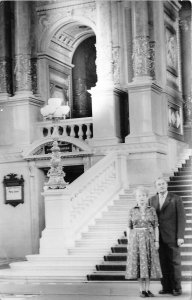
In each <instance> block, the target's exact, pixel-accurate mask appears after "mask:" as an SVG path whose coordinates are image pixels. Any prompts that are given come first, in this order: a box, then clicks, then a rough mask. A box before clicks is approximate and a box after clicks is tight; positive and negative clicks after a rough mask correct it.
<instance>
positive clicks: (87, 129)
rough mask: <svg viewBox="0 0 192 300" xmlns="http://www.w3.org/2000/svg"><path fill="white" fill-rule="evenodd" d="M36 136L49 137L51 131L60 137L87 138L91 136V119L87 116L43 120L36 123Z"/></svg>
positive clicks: (51, 134)
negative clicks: (60, 119)
mask: <svg viewBox="0 0 192 300" xmlns="http://www.w3.org/2000/svg"><path fill="white" fill-rule="evenodd" d="M37 130H38V137H39V138H51V137H52V136H53V132H54V134H55V130H56V133H57V134H58V135H59V136H61V137H67V136H68V137H73V138H78V139H80V140H89V139H91V138H92V137H93V120H92V118H91V117H89V118H77V119H65V120H62V121H58V122H54V123H53V122H52V121H51V120H50V121H43V122H38V123H37Z"/></svg>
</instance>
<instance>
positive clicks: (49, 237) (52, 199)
mask: <svg viewBox="0 0 192 300" xmlns="http://www.w3.org/2000/svg"><path fill="white" fill-rule="evenodd" d="M43 195H44V197H45V220H46V228H45V229H44V231H43V232H42V238H41V240H40V254H41V255H50V256H51V255H60V256H64V255H66V254H68V250H67V249H68V248H69V247H70V246H72V243H71V234H72V231H71V229H72V228H71V227H70V224H71V222H70V209H71V201H70V198H69V197H68V198H67V196H66V195H65V197H64V195H63V190H62V189H60V190H47V191H45V192H44V193H43Z"/></svg>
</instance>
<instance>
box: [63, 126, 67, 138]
mask: <svg viewBox="0 0 192 300" xmlns="http://www.w3.org/2000/svg"><path fill="white" fill-rule="evenodd" d="M62 128H63V133H62V136H67V126H66V125H63V126H62Z"/></svg>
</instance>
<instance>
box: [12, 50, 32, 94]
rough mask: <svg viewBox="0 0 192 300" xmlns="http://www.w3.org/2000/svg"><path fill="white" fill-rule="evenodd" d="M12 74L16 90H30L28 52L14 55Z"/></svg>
mask: <svg viewBox="0 0 192 300" xmlns="http://www.w3.org/2000/svg"><path fill="white" fill-rule="evenodd" d="M14 74H15V81H16V82H15V84H16V90H17V91H26V90H31V60H30V56H29V55H28V54H19V55H16V56H15V68H14Z"/></svg>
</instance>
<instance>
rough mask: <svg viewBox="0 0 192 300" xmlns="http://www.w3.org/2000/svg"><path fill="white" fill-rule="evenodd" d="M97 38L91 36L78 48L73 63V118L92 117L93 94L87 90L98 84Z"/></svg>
mask: <svg viewBox="0 0 192 300" xmlns="http://www.w3.org/2000/svg"><path fill="white" fill-rule="evenodd" d="M95 42H96V38H95V36H92V37H89V38H87V39H86V40H84V41H83V42H82V43H81V44H80V45H79V46H78V47H77V49H76V51H75V53H74V55H73V60H72V63H73V65H74V68H73V71H72V95H73V97H72V98H73V101H72V114H71V116H72V118H81V117H91V116H92V105H91V95H90V94H89V93H88V92H87V90H89V89H91V88H92V87H94V86H95V85H96V82H97V75H96V64H95V60H96V48H95Z"/></svg>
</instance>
